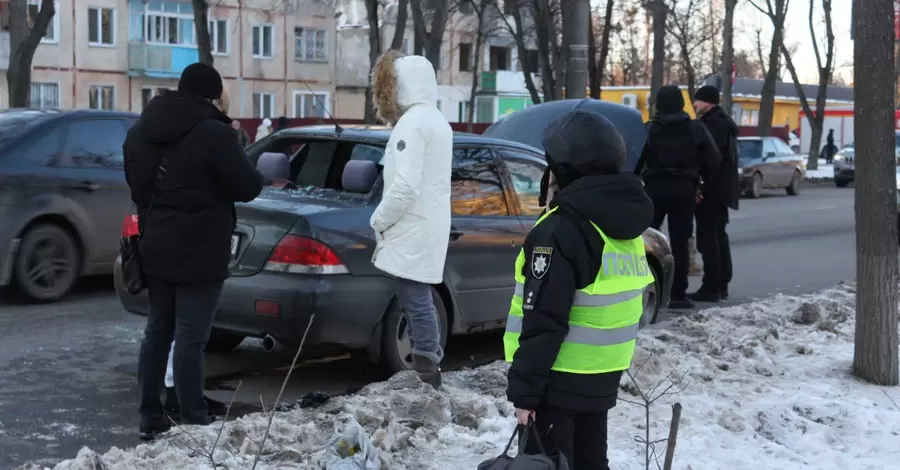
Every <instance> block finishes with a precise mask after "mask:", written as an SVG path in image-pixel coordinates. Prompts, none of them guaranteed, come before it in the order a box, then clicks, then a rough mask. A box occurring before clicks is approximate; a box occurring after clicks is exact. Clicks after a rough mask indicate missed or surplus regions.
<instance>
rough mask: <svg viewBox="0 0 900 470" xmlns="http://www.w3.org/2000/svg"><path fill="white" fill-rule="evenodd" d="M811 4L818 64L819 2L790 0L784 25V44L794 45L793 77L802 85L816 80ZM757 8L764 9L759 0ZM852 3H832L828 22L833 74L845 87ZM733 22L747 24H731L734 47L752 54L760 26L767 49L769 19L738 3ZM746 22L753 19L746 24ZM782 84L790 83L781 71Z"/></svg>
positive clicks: (850, 53) (850, 66)
mask: <svg viewBox="0 0 900 470" xmlns="http://www.w3.org/2000/svg"><path fill="white" fill-rule="evenodd" d="M810 3H813V4H814V5H815V7H816V12H817V13H816V22H817V24H818V27H817V33H818V34H817V36H818V38H817V39H818V40H819V48H820V53H821V54H822V60H823V61H824V60H825V50H824V43H825V26H824V22H823V21H822V20H821V19H822V18H823V16H822V0H790V4H789V7H788V18H787V24H786V25H785V31H786V41H787V42H788V43H795V44H797V45H798V50H797V53H796V54H795V55H794V56H792V57H791V58H792V59H793V61H794V65H795V66H796V67H797V75H799V76H800V80H801V81H803V82H805V83H812V84H814V83H817V82H818V80H819V74H818V71H816V57H815V53H814V51H813V46H812V38H811V37H810V33H809V26H808V25H809V18H808V15H809V6H810ZM757 4H758V5H760V6H761V7H763V8H765V0H759V1H758V3H757ZM852 4H853V2H852V0H832V3H831V10H832V13H831V21H832V28H833V30H834V36H835V41H834V43H835V44H834V45H835V64H836V66H835V74H836V75H838V76H840V77H842V78H844V79H845V81H846V82H847V83H850V82H852V80H853V41H851V40H850V11H851V8H852ZM738 5H739V6H738V11H737V14H736V15H735V17H736V18H741V17H743V18H747V19H748V21H746V22H744V23H743V24H741V25H738V24H737V22H736V23H735V26H736V29H741V30H743V31H739V32H736V37H735V47H740V48H746V49H749V50H753V48H754V36H755V35H754V32H753V31H754V30H755V29H757V27H759V26H762V29H763V40H764V41H765V42H764V43H765V44H766V47H767V48H768V44H767V43H768V40H769V39H771V37H772V24H771V22H770V21H769V18H768V17H766V16H764V15H763V14H761V13H760V12H759V11H758V10H756V9H755V8H753V6H752V5H750V3H749V1H748V0H743V1H740V2H739V3H738ZM750 18H753V19H752V20H750ZM784 79H785V80H790V75H789V74H788V73H787V71H785V77H784Z"/></svg>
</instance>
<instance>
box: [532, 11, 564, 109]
mask: <svg viewBox="0 0 900 470" xmlns="http://www.w3.org/2000/svg"><path fill="white" fill-rule="evenodd" d="M548 17H549V18H548ZM552 21H553V13H552V12H551V11H550V5H549V2H548V1H547V0H535V9H534V32H535V36H536V39H537V47H538V55H539V56H540V62H541V88H542V89H543V92H544V101H553V100H555V99H556V80H555V77H554V75H553V67H554V65H556V66H558V65H559V64H556V63H554V62H553V58H552V57H551V45H550V41H556V38H555V37H552V36H551V34H550V30H549V23H550V22H552Z"/></svg>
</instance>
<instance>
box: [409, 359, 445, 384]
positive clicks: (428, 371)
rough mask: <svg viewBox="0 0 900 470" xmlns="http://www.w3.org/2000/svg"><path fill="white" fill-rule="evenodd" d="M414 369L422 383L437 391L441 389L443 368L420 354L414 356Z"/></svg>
mask: <svg viewBox="0 0 900 470" xmlns="http://www.w3.org/2000/svg"><path fill="white" fill-rule="evenodd" d="M412 360H413V369H414V370H415V371H416V373H417V374H419V378H420V379H421V380H422V382H425V383H427V384H429V385H431V386H432V387H434V389H435V390H440V389H441V368H440V367H438V365H437V364H435V363H434V361H432V360H431V359H429V358H427V357H425V356H419V355H418V354H413V355H412Z"/></svg>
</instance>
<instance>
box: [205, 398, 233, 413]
mask: <svg viewBox="0 0 900 470" xmlns="http://www.w3.org/2000/svg"><path fill="white" fill-rule="evenodd" d="M203 399H204V400H206V407H207V408H208V409H209V414H210V415H214V416H224V415H225V413H226V412H227V411H228V405H226V404H225V403H222V402H220V401H219V400H214V399H212V398H210V397H208V396H206V395H203Z"/></svg>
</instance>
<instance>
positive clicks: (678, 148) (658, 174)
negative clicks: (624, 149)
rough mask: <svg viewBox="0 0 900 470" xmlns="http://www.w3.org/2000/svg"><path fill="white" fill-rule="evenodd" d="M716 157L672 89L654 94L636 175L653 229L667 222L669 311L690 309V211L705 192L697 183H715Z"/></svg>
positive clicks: (678, 91)
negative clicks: (647, 201) (649, 203)
mask: <svg viewBox="0 0 900 470" xmlns="http://www.w3.org/2000/svg"><path fill="white" fill-rule="evenodd" d="M719 159H720V157H719V151H718V150H717V149H716V146H715V143H714V142H713V139H712V137H711V136H710V135H709V131H707V130H706V127H704V126H703V124H701V123H700V122H699V121H695V120H692V119H691V117H690V116H689V115H688V114H687V113H686V112H684V96H683V95H682V94H681V89H679V88H678V87H677V86H675V85H666V86H664V87H662V88H660V89H659V92H658V93H657V94H656V115H655V116H654V117H653V120H652V121H650V125H649V127H648V130H647V142H646V143H645V144H644V150H643V152H642V153H641V158H640V160H639V161H638V164H637V167H636V168H635V172H636V173H638V174H640V175H641V176H642V177H643V179H644V183H645V184H646V187H647V194H648V195H650V199H651V200H652V201H653V207H654V209H655V211H654V215H653V228H655V229H659V227H660V226H662V223H663V220H664V219H665V218H666V216H668V217H669V241H670V243H671V245H672V256H673V257H674V258H675V269H674V273H673V280H672V295H671V300H670V301H669V308H676V309H677V308H693V307H694V304H693V302H691V301H690V299H688V297H687V288H688V272H689V271H690V251H689V249H688V243H689V240H690V238H691V235H692V234H693V233H694V209H695V207H696V205H697V200H698V199H699V198H700V197H701V196H702V194H703V193H704V192H705V191H706V187H705V185H701V181H702V182H704V183H705V182H707V181H711V180H712V179H713V178H714V175H715V171H716V168H718V166H719Z"/></svg>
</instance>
